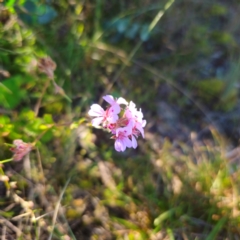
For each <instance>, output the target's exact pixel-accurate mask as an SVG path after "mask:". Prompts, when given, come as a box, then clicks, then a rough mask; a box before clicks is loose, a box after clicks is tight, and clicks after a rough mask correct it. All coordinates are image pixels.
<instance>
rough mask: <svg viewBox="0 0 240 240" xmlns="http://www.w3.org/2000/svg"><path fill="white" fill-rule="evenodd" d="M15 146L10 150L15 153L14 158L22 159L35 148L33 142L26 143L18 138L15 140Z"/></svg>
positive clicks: (15, 159)
mask: <svg viewBox="0 0 240 240" xmlns="http://www.w3.org/2000/svg"><path fill="white" fill-rule="evenodd" d="M13 145H14V147H12V148H10V150H11V151H12V152H13V153H14V154H13V160H14V161H20V160H22V159H23V157H24V156H26V155H27V154H28V153H29V152H30V151H31V150H32V148H33V146H32V144H31V143H25V142H23V141H22V140H21V139H16V140H14V141H13Z"/></svg>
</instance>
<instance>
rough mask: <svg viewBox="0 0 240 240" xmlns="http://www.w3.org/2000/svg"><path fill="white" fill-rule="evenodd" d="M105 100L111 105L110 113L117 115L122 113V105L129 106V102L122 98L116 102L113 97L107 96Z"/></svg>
mask: <svg viewBox="0 0 240 240" xmlns="http://www.w3.org/2000/svg"><path fill="white" fill-rule="evenodd" d="M103 99H104V100H105V101H106V102H108V103H109V104H110V105H111V107H110V108H109V111H110V112H112V113H115V114H118V113H120V111H121V107H120V104H125V105H128V102H127V101H126V100H125V99H124V98H122V97H120V98H118V99H117V100H114V98H113V96H111V95H106V96H104V97H103Z"/></svg>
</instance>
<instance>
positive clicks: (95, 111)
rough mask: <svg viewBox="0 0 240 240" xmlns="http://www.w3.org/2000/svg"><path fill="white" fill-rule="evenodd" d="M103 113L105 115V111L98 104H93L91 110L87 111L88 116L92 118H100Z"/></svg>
mask: <svg viewBox="0 0 240 240" xmlns="http://www.w3.org/2000/svg"><path fill="white" fill-rule="evenodd" d="M104 113H105V111H104V110H103V108H102V107H101V106H100V105H98V104H93V105H92V106H91V109H90V110H89V111H88V115H90V116H92V117H100V116H103V115H104Z"/></svg>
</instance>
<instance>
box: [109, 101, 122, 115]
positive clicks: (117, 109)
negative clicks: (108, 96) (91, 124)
mask: <svg viewBox="0 0 240 240" xmlns="http://www.w3.org/2000/svg"><path fill="white" fill-rule="evenodd" d="M120 111H121V108H120V106H119V105H118V104H117V103H114V104H113V105H112V106H111V107H110V108H109V110H108V112H109V114H114V113H115V114H118V113H120Z"/></svg>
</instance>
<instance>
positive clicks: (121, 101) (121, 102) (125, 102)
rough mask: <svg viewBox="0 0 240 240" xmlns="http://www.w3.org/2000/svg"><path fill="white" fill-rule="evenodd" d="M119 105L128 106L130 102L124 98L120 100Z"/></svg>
mask: <svg viewBox="0 0 240 240" xmlns="http://www.w3.org/2000/svg"><path fill="white" fill-rule="evenodd" d="M117 103H118V104H124V105H128V102H127V101H126V100H125V99H124V98H122V97H120V98H118V100H117Z"/></svg>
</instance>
